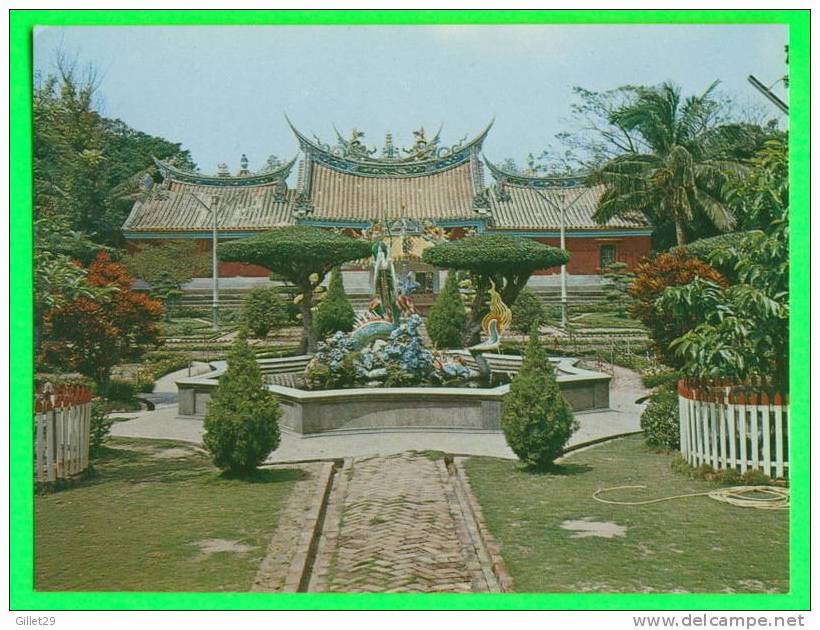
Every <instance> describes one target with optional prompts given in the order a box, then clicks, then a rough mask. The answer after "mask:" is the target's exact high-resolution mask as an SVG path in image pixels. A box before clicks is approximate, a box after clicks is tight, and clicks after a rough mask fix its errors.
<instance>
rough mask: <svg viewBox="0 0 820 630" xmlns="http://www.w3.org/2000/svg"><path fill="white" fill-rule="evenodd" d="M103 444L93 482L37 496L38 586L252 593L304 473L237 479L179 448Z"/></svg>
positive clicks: (151, 443)
mask: <svg viewBox="0 0 820 630" xmlns="http://www.w3.org/2000/svg"><path fill="white" fill-rule="evenodd" d="M110 446H111V447H113V448H107V449H105V452H104V454H103V456H102V457H101V458H100V459H99V460H97V461H96V463H95V471H94V474H93V476H91V477H90V478H88V479H86V480H85V481H82V482H80V483H78V484H77V485H75V486H72V487H70V488H68V489H65V490H61V491H57V492H53V493H51V494H44V495H38V496H37V497H36V499H35V519H36V520H35V537H36V553H35V556H36V558H35V565H36V566H35V572H36V573H35V579H36V588H37V589H38V590H49V591H51V590H60V591H63V590H65V591H77V590H83V591H85V590H88V591H170V590H174V591H247V590H249V589H250V587H251V583H252V581H253V578H254V576H255V574H256V571H257V568H258V567H259V563H260V562H261V560H262V558H263V556H264V555H265V551H266V549H267V547H268V544H269V542H270V539H271V536H272V535H273V532H274V530H275V528H276V524H277V516H278V514H279V512H280V509H281V508H282V506H283V504H284V502H285V500H286V499H287V497H288V494H289V492H290V491H291V489H292V488H293V487H294V485H295V483H296V481H297V480H298V479H299V478H300V477H301V475H302V472H301V471H299V470H289V469H287V470H282V469H276V470H263V471H260V472H259V473H258V474H257V476H256V477H255V478H254V479H253V480H252V481H239V480H235V479H226V478H224V477H222V476H221V475H220V474H219V471H218V470H217V469H215V468H214V467H213V466H212V465H211V464H210V461H209V460H208V458H207V457H205V456H203V455H202V454H200V453H199V452H197V451H195V450H193V449H191V448H190V447H188V446H185V445H182V444H179V443H173V442H157V441H143V440H123V439H118V440H114V439H112V440H111V441H110Z"/></svg>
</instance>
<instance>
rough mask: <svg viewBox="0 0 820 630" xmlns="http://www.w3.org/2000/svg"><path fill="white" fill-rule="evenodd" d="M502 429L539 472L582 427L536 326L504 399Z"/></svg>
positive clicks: (514, 446) (515, 447) (520, 455)
mask: <svg viewBox="0 0 820 630" xmlns="http://www.w3.org/2000/svg"><path fill="white" fill-rule="evenodd" d="M501 428H502V430H503V431H504V437H505V438H506V439H507V444H509V446H510V448H511V449H512V450H513V452H514V453H515V454H516V455H517V456H518V458H519V459H520V460H521V461H522V462H525V463H527V464H529V465H531V466H533V467H535V468H538V469H544V468H548V467H550V466H551V465H552V464H553V462H554V461H555V460H556V459H557V458H558V457H559V456H560V455H561V453H562V452H563V450H564V447H565V446H566V444H567V442H568V441H569V438H570V437H571V436H572V434H573V433H574V432H575V430H576V429H577V428H578V423H577V422H576V421H575V418H574V417H573V414H572V410H571V408H570V406H569V405H568V404H567V402H566V401H565V400H564V398H563V397H562V396H561V392H560V390H559V389H558V382H557V381H556V379H555V369H554V368H553V367H552V364H551V363H550V361H549V359H548V358H547V353H546V350H545V349H544V346H543V345H542V343H541V340H540V339H539V337H538V328H537V327H536V326H533V327H532V329H531V330H530V340H529V343H528V345H527V350H526V352H525V354H524V360H523V362H522V364H521V369H520V370H519V371H518V374H516V376H515V377H514V378H513V380H512V383H511V384H510V392H509V393H508V394H507V395H506V396H505V397H504V408H503V412H502V415H501Z"/></svg>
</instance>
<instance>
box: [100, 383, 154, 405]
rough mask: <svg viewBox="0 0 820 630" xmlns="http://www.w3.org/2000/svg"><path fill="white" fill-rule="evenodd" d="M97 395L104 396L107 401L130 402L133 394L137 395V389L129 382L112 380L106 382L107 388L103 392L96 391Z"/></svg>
mask: <svg viewBox="0 0 820 630" xmlns="http://www.w3.org/2000/svg"><path fill="white" fill-rule="evenodd" d="M152 391H153V388H152ZM98 393H99V394H100V395H104V396H105V397H106V398H107V399H108V400H115V401H117V402H131V401H132V400H134V394H136V393H137V387H136V384H135V383H132V382H131V381H124V380H122V379H119V378H112V379H111V380H110V381H109V382H108V388H107V389H106V390H105V391H104V392H103V391H98Z"/></svg>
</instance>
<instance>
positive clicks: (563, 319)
mask: <svg viewBox="0 0 820 630" xmlns="http://www.w3.org/2000/svg"><path fill="white" fill-rule="evenodd" d="M565 212H566V210H565V208H564V195H563V194H562V195H561V249H563V250H564V251H566V249H567V246H566V225H565V224H566V221H565ZM566 327H567V265H566V263H564V264H563V265H561V328H564V329H565V328H566Z"/></svg>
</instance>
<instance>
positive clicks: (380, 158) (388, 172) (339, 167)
mask: <svg viewBox="0 0 820 630" xmlns="http://www.w3.org/2000/svg"><path fill="white" fill-rule="evenodd" d="M288 124H289V125H290V127H291V129H292V130H293V133H294V135H295V136H296V139H297V140H298V141H299V146H300V147H301V149H302V151H304V152H305V155H306V156H307V157H308V159H309V160H310V161H311V162H315V163H318V164H322V165H324V166H326V167H328V168H330V169H332V170H334V171H339V172H341V173H348V174H351V175H358V176H362V177H397V178H406V177H418V176H423V175H430V174H432V173H438V172H441V171H444V170H447V169H450V168H453V167H455V166H458V165H459V164H463V163H464V162H466V161H468V160H469V159H470V158H471V157H476V156H477V155H478V152H479V151H480V150H481V145H482V143H483V142H484V139H485V138H486V137H487V134H488V133H489V131H490V128H491V127H492V125H493V123H492V122H490V124H488V125H487V126H486V127H485V128H484V129H483V130H482V131H481V132H480V133H479V134H478V135H476V136H475V137H474V138H472V139H471V140H469V141H468V140H466V136H465V137H464V138H462V139H461V140H459V141H458V142H456V144H454V145H452V146H449V147H447V146H442V145H441V142H440V134H441V130H440V129H439V131H438V132H436V134H435V136H434V137H433V138H431V139H428V138H427V137H426V133H425V131H424V129H423V128H422V129H419V130H417V131H414V132H413V134H414V136H415V138H416V141H415V144H414V145H413V146H412V147H410V148H402V147H398V146H396V145H395V144H394V143H393V139H392V135H391V134H389V133H388V134H387V136H386V137H385V142H384V147H383V148H382V149H381V153H380V154H379V150H378V149H376V148H375V147H368V146H367V145H365V144H364V142H363V141H362V140H361V138H362V137H363V136H364V134H363V133H362V132H360V131H358V130H356V129H354V130H353V131H352V134H351V138H350V139H345V138H344V137H342V134H340V133H339V132H338V130H337V131H336V136H337V143H336V144H335V145H330V144H326V143H324V142H322V141H321V140H320V139H319V138H317V137H315V136H314V139H312V140H311V139H310V138H308V137H307V136H306V135H305V134H303V133H301V132H300V131H299V130H298V129H296V127H294V126H293V124H292V123H291V122H290V120H288Z"/></svg>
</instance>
